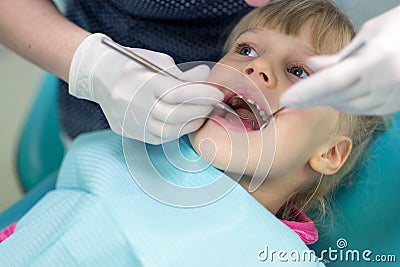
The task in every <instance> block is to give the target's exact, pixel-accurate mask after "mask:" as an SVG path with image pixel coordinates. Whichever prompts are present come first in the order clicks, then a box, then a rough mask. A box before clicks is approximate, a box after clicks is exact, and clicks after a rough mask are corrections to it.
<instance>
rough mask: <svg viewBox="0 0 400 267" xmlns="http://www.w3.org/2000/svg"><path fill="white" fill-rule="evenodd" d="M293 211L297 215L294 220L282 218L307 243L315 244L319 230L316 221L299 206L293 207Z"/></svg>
mask: <svg viewBox="0 0 400 267" xmlns="http://www.w3.org/2000/svg"><path fill="white" fill-rule="evenodd" d="M293 213H294V214H295V215H296V219H295V220H294V221H287V220H281V222H283V223H284V224H286V225H287V226H288V227H289V228H290V229H292V230H293V231H295V232H296V234H298V235H299V236H300V238H301V240H303V241H304V243H306V244H307V245H310V244H314V243H315V242H317V240H318V230H317V228H316V227H315V225H314V222H313V221H312V220H311V219H310V218H309V217H308V216H307V215H306V214H304V213H303V212H301V211H300V210H299V209H298V208H293Z"/></svg>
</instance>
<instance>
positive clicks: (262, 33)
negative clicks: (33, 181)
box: [0, 0, 378, 266]
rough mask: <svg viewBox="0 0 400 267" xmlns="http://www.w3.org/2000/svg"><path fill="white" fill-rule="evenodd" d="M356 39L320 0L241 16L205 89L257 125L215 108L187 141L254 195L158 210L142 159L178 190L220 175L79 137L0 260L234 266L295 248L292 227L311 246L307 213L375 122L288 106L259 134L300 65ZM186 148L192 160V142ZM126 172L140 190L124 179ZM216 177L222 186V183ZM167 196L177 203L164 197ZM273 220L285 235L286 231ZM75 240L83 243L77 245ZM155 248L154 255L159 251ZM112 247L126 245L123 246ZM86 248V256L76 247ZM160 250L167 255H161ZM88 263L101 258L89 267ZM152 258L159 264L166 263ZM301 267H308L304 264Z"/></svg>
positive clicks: (281, 0)
mask: <svg viewBox="0 0 400 267" xmlns="http://www.w3.org/2000/svg"><path fill="white" fill-rule="evenodd" d="M353 36H354V31H353V28H352V26H351V24H350V22H349V21H348V20H347V18H346V17H345V16H344V15H343V14H342V13H341V12H340V11H339V10H338V9H337V8H336V7H335V6H334V5H333V4H332V3H331V2H330V1H328V0H297V1H291V0H276V1H272V2H271V3H270V4H269V5H267V6H265V7H263V8H260V9H255V10H254V11H252V12H251V13H250V14H248V15H247V16H246V17H244V18H243V19H242V20H241V22H240V23H239V24H238V25H237V26H236V28H235V29H234V31H233V32H232V34H231V36H230V38H229V39H228V41H227V44H226V48H227V52H226V54H225V56H224V57H223V58H222V59H221V60H220V61H219V63H218V64H217V65H216V66H215V67H214V68H213V69H212V72H211V75H210V77H209V82H210V83H212V84H216V85H218V87H219V88H221V90H222V91H223V92H224V94H225V100H224V102H225V103H227V104H228V105H230V106H231V107H232V109H233V110H235V112H237V113H238V114H239V115H241V116H242V117H247V118H252V119H253V120H258V121H259V122H256V123H255V124H254V125H252V124H249V121H248V120H238V119H237V118H236V117H232V116H231V115H229V114H228V115H227V114H222V113H221V112H219V111H216V112H214V113H213V114H212V115H211V117H210V119H209V120H208V121H207V122H206V123H205V125H204V126H203V127H202V128H201V129H199V130H198V131H197V132H194V133H192V134H190V136H189V139H190V143H191V145H192V146H193V148H194V150H195V151H196V152H197V153H198V154H200V155H201V157H202V158H203V159H204V160H205V161H208V162H210V163H211V164H212V165H213V166H214V167H215V168H217V169H219V170H223V172H224V174H227V176H229V177H231V178H232V179H234V180H239V178H240V184H241V185H242V186H243V188H245V189H246V190H248V191H250V192H251V195H252V196H253V197H254V198H252V197H250V195H249V194H248V193H246V192H245V191H244V190H243V188H242V187H238V186H237V187H235V188H234V189H232V190H231V191H230V192H229V193H227V194H226V195H225V196H224V197H222V196H218V197H216V199H218V198H220V199H218V200H217V201H214V202H212V203H210V204H209V205H205V206H202V207H198V208H193V209H182V208H181V209H179V208H176V207H171V206H169V205H165V201H163V200H162V199H161V200H160V199H157V197H155V196H154V195H152V196H151V197H150V196H148V195H146V194H144V193H143V191H142V190H141V189H143V187H142V186H141V184H140V181H139V182H138V177H139V176H141V175H142V177H144V178H145V179H144V180H150V181H153V182H154V181H156V182H158V180H153V179H154V177H153V175H152V174H153V172H152V171H151V170H150V169H149V168H148V166H150V165H148V162H147V161H146V158H151V159H154V162H156V163H157V164H155V165H154V166H158V167H154V166H153V168H156V170H157V173H162V174H163V175H164V177H165V179H167V180H169V181H174V182H175V183H176V184H180V185H181V186H182V187H185V186H188V185H193V184H195V182H193V183H192V181H190V180H189V182H187V181H188V179H187V178H189V176H190V178H192V179H199V180H202V179H203V181H206V180H207V179H208V178H210V179H211V178H215V176H220V175H221V174H219V173H220V172H219V171H217V170H216V169H214V168H212V167H210V168H208V169H206V170H205V171H203V172H199V173H198V174H199V175H198V176H191V175H192V174H191V173H190V172H188V173H189V174H188V173H185V172H183V171H181V170H180V169H178V170H177V168H175V169H174V168H172V167H170V165H168V164H170V161H168V160H170V159H169V158H167V159H164V155H163V151H162V150H160V149H161V148H160V146H147V147H146V149H147V150H146V151H145V152H146V154H143V153H141V152H142V151H141V147H143V144H142V145H141V143H140V142H137V141H131V142H129V144H127V145H125V146H124V149H126V150H127V151H124V152H125V153H128V154H125V158H124V157H123V156H122V151H121V150H122V148H121V145H120V140H119V139H118V138H116V137H115V136H114V135H112V137H109V136H105V137H104V136H100V137H102V138H103V139H100V140H96V136H94V137H92V138H93V140H95V141H90V136H87V137H84V139H82V140H84V141H79V142H78V143H77V144H75V146H73V148H72V149H71V150H70V151H69V153H68V154H69V155H68V156H67V158H66V160H65V161H64V163H63V167H62V170H61V172H60V175H59V182H58V185H57V189H56V190H55V191H54V192H51V193H50V194H48V195H47V196H46V197H45V198H44V199H43V200H42V201H40V202H39V203H38V205H36V206H35V208H34V209H33V211H31V212H30V213H29V214H28V215H27V216H25V218H23V219H22V221H21V222H19V223H18V225H17V228H16V233H15V234H14V235H12V236H11V237H10V238H8V239H6V241H5V242H4V243H3V244H4V246H3V250H2V247H1V246H0V255H7V256H8V257H9V258H11V257H12V256H11V254H10V253H11V251H12V248H13V246H16V244H18V245H19V246H22V247H24V248H26V247H27V246H28V245H26V243H29V242H33V243H35V246H34V248H32V247H29V249H30V252H29V253H30V254H29V255H28V256H27V255H24V257H18V258H21V262H23V261H29V259H32V258H33V259H34V260H35V263H37V264H39V263H49V262H54V261H52V260H54V259H55V258H56V257H55V256H54V255H57V257H61V256H60V255H62V257H63V259H64V260H65V261H67V260H71V262H73V261H76V262H80V261H78V260H77V258H79V259H80V260H82V262H83V261H84V262H85V263H87V262H92V263H94V262H96V263H99V264H101V263H103V264H104V262H102V261H101V260H100V259H104V258H102V257H103V256H104V257H106V256H107V255H103V253H104V252H105V251H112V252H113V253H118V254H117V255H119V256H120V259H121V261H122V260H126V262H129V260H130V259H131V258H129V257H128V256H126V255H130V256H132V255H134V256H135V257H136V258H135V259H136V260H137V261H138V265H139V263H140V264H142V265H147V264H146V263H148V265H151V264H150V262H151V263H152V264H154V266H161V265H168V264H165V262H168V263H169V264H171V266H179V265H180V264H182V263H183V262H185V263H186V266H188V261H187V260H188V259H191V257H192V256H194V255H197V256H198V255H199V254H198V253H199V251H202V250H203V252H204V251H207V255H208V256H207V257H208V259H207V257H206V259H201V260H200V259H198V261H197V262H196V264H194V263H192V264H189V265H192V266H194V265H196V266H202V264H206V265H208V266H211V265H214V266H222V265H224V264H226V265H232V264H229V261H226V260H228V258H229V259H230V260H232V261H233V262H235V261H236V262H235V264H237V265H239V266H251V265H252V264H251V263H250V262H253V260H254V258H252V256H251V255H252V253H254V255H255V257H256V255H257V254H256V253H257V250H254V246H259V245H260V244H264V245H265V244H268V246H273V247H274V246H275V248H277V249H279V248H282V247H283V248H287V249H289V250H290V247H291V248H292V249H295V250H303V249H304V248H303V247H301V246H300V248H299V247H298V243H296V241H295V239H293V237H292V236H291V234H289V232H287V230H289V228H291V229H292V230H294V231H295V232H296V233H297V234H298V235H299V236H300V238H301V239H302V240H303V241H304V242H305V243H307V244H310V243H313V242H315V241H316V240H317V237H318V235H317V231H316V230H315V227H314V225H313V223H312V221H311V220H310V219H309V218H308V217H307V216H306V215H305V214H304V213H305V212H307V211H308V210H309V209H310V208H313V207H316V204H317V203H324V202H323V197H324V196H325V195H326V194H327V193H328V192H329V191H330V190H331V189H332V188H333V187H335V186H336V185H337V184H338V183H339V182H340V180H342V178H343V177H345V176H346V174H347V173H348V172H349V170H350V169H351V168H352V167H353V165H354V164H355V162H356V161H357V159H358V157H359V155H360V153H361V151H362V150H363V149H364V148H365V146H366V144H367V143H368V141H369V140H370V138H371V135H372V133H373V131H374V129H375V128H376V126H377V123H378V118H377V117H371V116H357V115H347V114H343V113H340V112H338V111H336V110H334V109H332V108H327V107H316V108H310V109H305V110H300V111H293V110H288V109H286V110H283V111H282V112H280V113H279V114H278V115H277V116H276V117H275V120H274V121H272V122H271V124H270V125H269V126H267V127H266V128H264V129H262V130H260V129H259V128H260V124H261V123H262V119H263V117H264V118H265V115H266V114H268V113H271V112H270V111H275V110H277V109H279V108H280V107H279V102H278V99H279V96H280V95H281V94H282V93H283V92H284V91H285V90H286V89H287V88H288V87H289V86H290V85H291V84H293V83H295V82H296V81H298V80H299V79H303V78H306V77H307V76H309V75H312V73H313V70H312V67H311V66H307V63H306V62H307V58H308V57H310V56H312V55H317V54H331V53H335V52H337V51H339V50H341V49H342V48H343V47H344V46H345V45H346V44H347V43H348V42H349V41H350V40H351V38H352V37H353ZM333 78H339V77H333ZM236 95H239V96H240V97H236V98H235V96H236ZM241 98H244V99H247V102H248V103H250V104H249V105H247V104H246V102H245V101H243V100H240V99H241ZM238 99H239V100H238ZM263 99H266V100H267V102H268V104H267V103H265V102H264V101H263ZM269 107H270V108H269ZM98 136H99V135H98ZM184 149H186V151H187V152H188V153H189V154H190V155H192V154H191V153H192V148H191V147H190V146H189V147H188V146H186V147H185V146H184ZM129 150H131V152H133V153H130V154H129ZM172 157H173V155H172ZM125 160H126V161H127V163H128V164H126V162H125ZM150 161H152V160H150ZM167 161H168V162H167ZM158 163H160V164H158ZM126 165H128V167H127V166H126ZM128 168H129V171H130V173H131V175H132V176H133V177H134V179H135V180H136V183H137V184H138V185H139V186H137V185H135V183H134V182H133V181H132V179H130V175H129V172H128ZM177 177H178V178H179V179H178V178H177ZM221 177H222V178H221V179H222V181H225V183H229V179H225V178H224V177H226V176H223V175H222V176H221ZM139 180H141V179H139ZM211 180H212V181H213V179H211ZM142 181H143V179H142ZM207 181H208V182H210V181H209V180H207ZM191 183H192V184H191ZM195 185H196V184H195ZM196 186H198V185H196ZM144 191H146V193H149V191H147V190H144ZM175 193H176V192H175ZM213 193H215V192H209V194H210V195H211V194H213ZM168 195H172V196H174V195H177V198H179V197H180V195H179V194H174V192H169V191H168ZM194 195H195V194H194V193H193V196H194ZM154 199H157V200H160V201H161V202H164V203H160V202H158V201H154ZM71 203H72V204H71ZM221 203H222V204H221ZM259 203H260V204H261V205H259ZM166 204H170V203H166ZM65 206H67V207H65ZM321 207H322V208H323V206H321ZM268 211H269V212H268ZM270 214H273V215H275V216H277V217H278V218H279V219H281V220H282V221H283V222H284V223H285V224H286V225H287V226H289V228H287V227H283V228H282V225H281V223H280V222H279V220H276V219H274V218H273V217H269V216H270ZM47 220H50V221H47ZM204 221H207V223H205V222H204ZM205 225H206V226H205ZM49 229H50V230H49ZM177 229H178V230H177ZM285 229H286V230H285ZM18 233H19V234H18ZM32 233H37V234H38V235H39V236H37V237H36V238H35V236H32V235H33V234H32ZM291 233H292V232H291ZM116 240H118V242H117V241H116ZM182 240H184V241H182ZM22 241H24V242H22ZM72 241H76V242H75V243H74V244H75V245H77V243H78V244H79V242H81V243H82V244H84V245H81V246H80V249H77V248H75V247H72V245H71V244H72V243H71V242H72ZM206 241H207V242H206ZM282 242H287V243H286V244H285V245H282V244H283V243H282ZM7 244H8V245H7ZM95 244H98V247H96V246H95ZM100 244H101V245H100ZM121 244H122V245H121ZM149 244H151V245H149ZM154 244H157V246H160V247H159V248H158V249H155V248H154ZM189 244H190V245H189ZM288 244H290V245H289V246H288ZM120 246H122V247H123V248H124V249H121V250H119V249H118V248H120ZM126 246H128V247H129V248H130V249H129V250H128V252H126V250H125V248H126ZM163 246H167V247H168V249H169V248H170V247H173V248H174V249H175V250H172V252H171V251H170V250H168V249H167V248H166V247H163ZM88 247H90V249H89V252H87V251H86V250H84V249H87V248H88ZM66 248H68V249H66ZM262 248H263V247H259V249H262ZM19 250H21V251H24V249H21V247H19ZM2 251H3V254H2ZM32 251H34V252H32ZM162 251H170V252H171V253H170V254H167V256H166V255H165V254H163V252H162ZM67 252H68V253H67ZM112 252H110V253H111V254H112ZM125 252H126V253H128V254H124V253H125ZM150 252H151V253H150ZM13 253H14V254H15V252H13ZM17 253H18V252H17ZM21 253H22V252H21ZM60 253H61V254H60ZM86 253H88V254H90V255H92V257H89V256H88V257H86ZM129 253H130V254H129ZM14 254H12V255H14ZM160 254H161V255H162V257H160ZM15 255H17V254H15ZM32 255H34V256H32ZM93 255H95V256H93ZM100 255H102V256H101V257H100ZM213 255H214V256H215V257H214V256H213ZM227 256H229V257H227ZM259 256H260V254H259ZM93 257H94V258H96V257H97V258H96V260H97V261H91V260H93V259H94V258H93ZM155 257H159V258H160V259H163V260H164V262H163V264H161V265H160V264H159V263H160V262H158V261H155V259H154V258H155ZM181 257H183V259H184V260H182V258H181ZM171 259H172V260H171ZM85 260H87V261H85ZM212 260H214V261H212ZM215 260H216V261H215ZM217 262H218V264H217ZM210 263H211V264H210ZM215 264H216V265H215ZM82 265H84V264H82ZM142 265H140V266H142ZM203 266H204V265H203ZM300 266H306V264H305V262H300Z"/></svg>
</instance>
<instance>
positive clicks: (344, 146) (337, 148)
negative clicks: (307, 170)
mask: <svg viewBox="0 0 400 267" xmlns="http://www.w3.org/2000/svg"><path fill="white" fill-rule="evenodd" d="M352 147H353V142H352V141H351V139H350V138H349V137H347V136H339V137H337V138H336V140H335V141H334V143H333V144H332V146H331V147H330V149H329V150H328V152H326V153H323V154H320V155H315V156H313V157H311V159H310V160H309V164H310V166H311V168H312V169H313V170H314V171H316V172H319V173H322V174H325V175H331V174H334V173H336V172H338V171H339V170H340V168H341V167H342V166H343V164H344V163H345V162H346V160H347V158H348V157H349V155H350V152H351V149H352Z"/></svg>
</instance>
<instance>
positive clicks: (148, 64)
mask: <svg viewBox="0 0 400 267" xmlns="http://www.w3.org/2000/svg"><path fill="white" fill-rule="evenodd" d="M101 41H102V43H103V44H105V45H107V46H108V47H110V48H112V49H114V50H115V51H117V52H119V53H121V54H123V55H125V56H127V57H128V58H130V59H133V60H134V61H136V62H137V63H139V64H141V65H142V66H144V67H146V68H148V69H150V70H152V71H154V72H160V73H162V74H164V75H166V76H169V77H172V78H174V79H177V80H179V81H182V82H187V81H184V80H182V79H180V78H179V77H177V76H175V75H173V74H172V73H170V72H168V71H166V70H164V69H162V68H160V67H158V66H157V65H155V64H154V63H152V62H150V61H148V60H147V59H145V58H143V57H141V56H139V55H137V54H136V53H134V52H132V51H131V50H129V49H127V48H125V47H123V46H121V45H119V44H117V43H115V42H113V41H112V40H110V39H108V38H105V37H103V38H102V39H101ZM244 101H245V102H246V103H247V101H246V100H244ZM247 104H248V103H247ZM213 106H214V107H216V108H219V109H222V110H224V111H226V112H229V113H231V114H233V115H235V116H236V117H239V118H240V119H242V120H250V121H251V123H252V128H253V129H254V124H255V122H254V120H253V119H251V118H246V117H242V116H240V115H239V114H237V113H236V112H235V111H233V110H232V109H231V108H229V106H227V105H224V104H223V103H220V102H216V103H214V104H213Z"/></svg>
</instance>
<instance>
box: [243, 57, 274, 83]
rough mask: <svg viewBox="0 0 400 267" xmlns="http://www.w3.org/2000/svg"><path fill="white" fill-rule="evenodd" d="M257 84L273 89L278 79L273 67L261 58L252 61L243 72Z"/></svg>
mask: <svg viewBox="0 0 400 267" xmlns="http://www.w3.org/2000/svg"><path fill="white" fill-rule="evenodd" d="M243 73H244V74H246V75H247V76H249V77H250V78H251V79H252V80H253V81H254V82H255V83H256V84H260V85H264V86H266V87H267V88H269V89H273V88H274V87H275V85H276V78H275V75H274V73H273V71H272V68H271V66H270V65H269V64H268V63H267V62H266V61H265V60H262V59H260V58H258V59H255V60H253V61H251V62H250V63H249V64H248V65H247V66H246V67H245V68H244V70H243Z"/></svg>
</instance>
